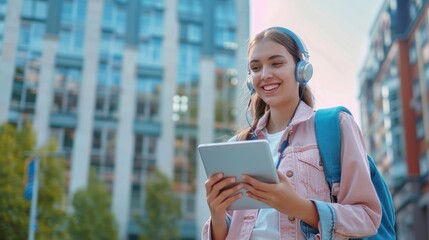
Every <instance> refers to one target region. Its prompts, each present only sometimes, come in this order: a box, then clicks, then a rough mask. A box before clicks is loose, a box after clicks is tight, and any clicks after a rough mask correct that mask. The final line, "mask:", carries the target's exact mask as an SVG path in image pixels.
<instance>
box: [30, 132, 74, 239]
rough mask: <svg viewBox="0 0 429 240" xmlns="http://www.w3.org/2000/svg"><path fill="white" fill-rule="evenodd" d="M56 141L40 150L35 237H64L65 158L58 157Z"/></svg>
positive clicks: (65, 231) (65, 214)
mask: <svg viewBox="0 0 429 240" xmlns="http://www.w3.org/2000/svg"><path fill="white" fill-rule="evenodd" d="M57 148H58V147H57V143H56V141H55V140H54V139H52V140H51V141H50V142H49V143H48V144H47V146H45V147H43V148H42V149H41V150H40V153H39V156H40V164H39V168H40V169H39V195H38V206H37V212H38V220H37V225H38V229H37V232H36V239H52V240H54V239H66V238H67V229H66V224H67V212H66V190H65V178H64V176H65V170H66V166H65V160H64V159H63V158H61V157H58V154H56V153H57Z"/></svg>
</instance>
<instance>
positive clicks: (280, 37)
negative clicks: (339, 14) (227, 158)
mask: <svg viewBox="0 0 429 240" xmlns="http://www.w3.org/2000/svg"><path fill="white" fill-rule="evenodd" d="M264 39H269V40H272V41H274V42H276V43H278V44H280V45H282V46H284V47H285V48H286V50H287V51H288V52H289V53H290V54H291V55H292V57H293V59H294V61H295V64H296V63H298V62H299V61H300V60H301V58H302V57H301V52H300V50H299V48H298V45H297V44H296V43H295V41H294V40H293V38H292V37H290V36H289V35H287V34H285V33H283V32H282V31H280V30H277V29H275V28H268V29H266V30H264V31H262V32H260V33H258V34H257V35H255V36H254V37H253V38H252V39H251V40H250V42H249V45H248V47H247V54H249V53H250V51H251V50H252V49H253V48H254V46H255V45H256V44H257V43H259V42H261V41H262V40H264ZM303 88H304V93H303V94H302V98H301V99H302V101H304V102H305V103H306V104H307V105H309V106H310V107H314V96H313V94H312V92H311V90H310V88H309V87H308V86H304V85H303V84H300V85H299V90H298V91H299V93H302V91H303ZM300 95H301V94H300ZM267 110H269V106H268V105H267V104H266V103H265V102H264V101H263V100H262V99H261V98H260V97H259V96H258V94H257V93H255V94H253V96H252V97H251V105H250V112H251V114H252V119H253V121H252V124H251V127H247V128H246V129H244V130H242V131H240V132H239V133H238V134H237V137H238V139H239V140H247V139H250V138H251V137H252V134H253V130H252V129H255V128H256V125H257V124H258V121H259V119H261V117H262V116H263V115H264V114H265V112H266V111H267Z"/></svg>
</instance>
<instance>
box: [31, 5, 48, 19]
mask: <svg viewBox="0 0 429 240" xmlns="http://www.w3.org/2000/svg"><path fill="white" fill-rule="evenodd" d="M34 10H35V13H34V15H35V17H37V18H41V19H46V17H47V15H48V4H47V2H45V1H36V2H35V9H34Z"/></svg>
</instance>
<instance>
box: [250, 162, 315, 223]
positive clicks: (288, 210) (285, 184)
mask: <svg viewBox="0 0 429 240" xmlns="http://www.w3.org/2000/svg"><path fill="white" fill-rule="evenodd" d="M277 175H278V176H279V183H276V184H271V183H264V182H261V181H259V180H256V179H255V178H253V177H251V176H249V175H243V176H242V179H243V187H244V189H245V190H246V191H247V192H246V195H247V196H248V197H251V198H253V199H256V200H258V201H261V202H264V203H266V204H268V205H269V206H271V207H273V208H275V209H276V210H277V211H279V212H281V213H284V214H287V215H290V216H297V214H299V209H300V207H302V203H303V201H309V200H307V199H305V198H303V197H301V196H300V195H298V194H297V193H296V192H295V190H294V189H293V187H292V185H291V184H290V183H289V181H288V180H287V178H286V176H284V175H283V174H282V173H280V172H279V171H278V170H277Z"/></svg>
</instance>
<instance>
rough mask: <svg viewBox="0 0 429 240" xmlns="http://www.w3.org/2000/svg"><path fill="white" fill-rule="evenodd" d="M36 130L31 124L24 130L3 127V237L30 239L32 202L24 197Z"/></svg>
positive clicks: (0, 215)
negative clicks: (28, 160) (28, 162)
mask: <svg viewBox="0 0 429 240" xmlns="http://www.w3.org/2000/svg"><path fill="white" fill-rule="evenodd" d="M34 142H35V138H34V133H33V132H32V130H31V127H30V126H29V125H27V126H26V127H24V128H23V129H22V130H21V131H17V130H16V129H15V127H14V126H12V125H9V124H6V125H2V126H1V127H0V156H1V157H0V166H1V167H0V196H1V197H0V236H2V239H7V240H14V239H19V240H21V239H26V238H27V237H28V220H29V213H30V202H29V201H26V200H25V199H24V187H25V186H24V167H25V161H26V158H28V157H26V153H28V152H31V151H32V150H33V148H34Z"/></svg>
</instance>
